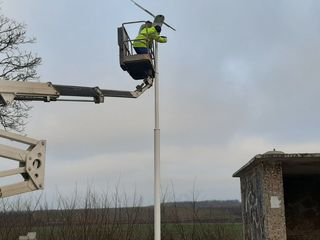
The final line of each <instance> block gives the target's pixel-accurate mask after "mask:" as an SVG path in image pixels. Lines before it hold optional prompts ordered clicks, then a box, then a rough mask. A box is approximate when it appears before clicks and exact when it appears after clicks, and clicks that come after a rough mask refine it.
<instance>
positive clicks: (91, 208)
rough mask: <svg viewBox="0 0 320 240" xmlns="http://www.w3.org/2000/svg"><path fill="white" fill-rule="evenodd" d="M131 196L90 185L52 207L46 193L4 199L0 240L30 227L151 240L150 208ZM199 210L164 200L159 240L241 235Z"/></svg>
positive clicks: (65, 239)
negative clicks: (206, 219) (207, 219)
mask: <svg viewBox="0 0 320 240" xmlns="http://www.w3.org/2000/svg"><path fill="white" fill-rule="evenodd" d="M130 199H131V200H129V197H128V196H127V195H125V194H120V193H119V192H118V191H115V192H114V193H112V194H97V193H93V192H91V191H90V190H89V191H87V193H86V194H85V195H80V194H78V193H75V194H73V196H72V197H70V198H66V197H62V196H60V197H59V200H58V202H56V203H54V204H55V206H56V207H55V208H52V206H50V204H49V203H48V202H49V201H47V200H45V197H39V198H36V199H30V198H29V199H25V198H18V199H16V200H15V201H11V200H10V199H3V200H1V201H0V240H11V239H12V240H16V239H18V236H20V235H25V234H26V233H27V232H31V231H35V232H37V236H38V239H39V240H71V239H77V240H91V239H93V240H105V239H108V240H120V239H121V240H152V239H153V207H152V206H149V207H143V206H142V199H141V197H138V196H137V194H134V195H133V196H131V197H130ZM163 200H164V201H165V200H166V199H165V198H164V199H163ZM173 200H174V199H173ZM201 211H203V210H201V209H200V208H198V207H197V205H196V201H195V200H194V201H193V202H192V207H191V208H189V207H188V208H181V207H179V206H178V203H177V202H171V203H170V204H166V202H163V203H162V219H163V222H162V239H164V240H200V239H201V240H207V239H208V240H209V239H210V240H218V239H219V240H238V239H239V240H240V239H241V224H239V223H237V224H213V223H207V222H203V221H202V219H201V218H203V216H204V215H205V214H204V212H201ZM207 214H208V213H207ZM186 219H188V221H186Z"/></svg>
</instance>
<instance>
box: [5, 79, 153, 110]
mask: <svg viewBox="0 0 320 240" xmlns="http://www.w3.org/2000/svg"><path fill="white" fill-rule="evenodd" d="M152 83H153V81H152V79H148V80H147V81H144V83H142V84H140V85H138V86H137V89H136V90H134V91H121V90H110V89H100V88H99V87H83V86H70V85H55V84H52V83H50V82H49V83H39V82H16V81H6V80H0V105H2V106H7V105H9V104H11V103H12V102H13V101H15V100H17V101H19V100H20V101H44V102H50V101H74V102H95V103H103V102H104V98H105V97H120V98H137V97H139V96H140V95H141V94H142V93H143V92H144V91H145V90H147V89H148V88H150V87H151V86H152ZM64 97H71V98H69V99H66V98H64Z"/></svg>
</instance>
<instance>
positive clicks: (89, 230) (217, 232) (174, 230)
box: [33, 224, 242, 240]
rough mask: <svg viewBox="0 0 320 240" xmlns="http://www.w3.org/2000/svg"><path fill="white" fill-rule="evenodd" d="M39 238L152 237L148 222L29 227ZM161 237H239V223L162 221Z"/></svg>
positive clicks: (142, 239)
mask: <svg viewBox="0 0 320 240" xmlns="http://www.w3.org/2000/svg"><path fill="white" fill-rule="evenodd" d="M33 230H34V231H36V232H37V233H38V237H39V239H42V240H47V239H48V240H49V239H50V240H51V239H52V240H53V239H54V240H60V239H61V240H62V239H77V240H82V239H83V240H84V239H108V240H109V239H110V240H120V239H121V240H126V239H127V240H150V239H153V237H152V236H153V226H152V224H135V225H125V224H121V225H117V226H111V225H110V226H87V227H84V226H59V227H53V228H52V227H45V228H36V229H33ZM161 231H162V239H163V240H193V239H201V240H242V224H163V225H162V229H161Z"/></svg>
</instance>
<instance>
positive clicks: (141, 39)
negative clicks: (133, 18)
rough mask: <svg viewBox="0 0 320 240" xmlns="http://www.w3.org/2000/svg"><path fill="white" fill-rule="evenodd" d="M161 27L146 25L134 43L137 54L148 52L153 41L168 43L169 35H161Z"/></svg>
mask: <svg viewBox="0 0 320 240" xmlns="http://www.w3.org/2000/svg"><path fill="white" fill-rule="evenodd" d="M160 32H161V27H160V26H159V25H156V26H151V27H145V28H143V29H142V30H141V31H140V32H139V35H138V36H137V37H136V39H135V40H134V41H133V43H132V45H133V48H134V50H135V51H136V53H137V54H148V53H149V50H150V48H151V46H152V41H153V40H155V41H157V42H159V43H166V42H167V37H164V36H160V35H159V34H160Z"/></svg>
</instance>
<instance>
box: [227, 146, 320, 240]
mask: <svg viewBox="0 0 320 240" xmlns="http://www.w3.org/2000/svg"><path fill="white" fill-rule="evenodd" d="M233 177H240V182H241V198H242V215H243V225H244V228H243V229H244V230H243V233H244V239H245V240H320V153H312V154H311V153H310V154H309V153H298V154H296V153H295V154H286V153H283V152H279V151H270V152H266V153H265V154H259V155H256V156H255V157H254V158H252V159H251V160H250V161H249V162H248V163H247V164H246V165H244V166H243V167H242V168H240V169H239V170H238V171H237V172H236V173H234V175H233Z"/></svg>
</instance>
